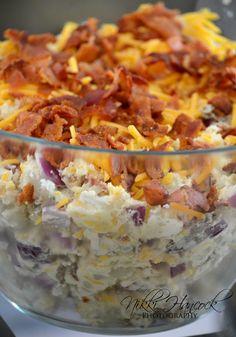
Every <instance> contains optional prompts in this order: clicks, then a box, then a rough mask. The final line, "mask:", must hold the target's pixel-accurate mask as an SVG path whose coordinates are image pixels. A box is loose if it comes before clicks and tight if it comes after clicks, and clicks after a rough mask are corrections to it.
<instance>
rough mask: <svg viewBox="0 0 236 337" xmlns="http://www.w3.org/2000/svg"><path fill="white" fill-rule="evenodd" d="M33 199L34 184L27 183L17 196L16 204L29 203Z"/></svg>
mask: <svg viewBox="0 0 236 337" xmlns="http://www.w3.org/2000/svg"><path fill="white" fill-rule="evenodd" d="M33 201H34V186H33V185H32V184H27V185H25V186H24V187H23V190H22V192H21V193H20V194H19V195H18V197H17V202H18V204H20V205H21V204H31V203H32V202H33Z"/></svg>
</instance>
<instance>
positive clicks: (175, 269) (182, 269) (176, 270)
mask: <svg viewBox="0 0 236 337" xmlns="http://www.w3.org/2000/svg"><path fill="white" fill-rule="evenodd" d="M185 270H186V266H185V263H181V264H178V265H177V266H175V267H170V276H171V277H172V278H174V277H176V276H177V275H179V274H182V273H183V272H185Z"/></svg>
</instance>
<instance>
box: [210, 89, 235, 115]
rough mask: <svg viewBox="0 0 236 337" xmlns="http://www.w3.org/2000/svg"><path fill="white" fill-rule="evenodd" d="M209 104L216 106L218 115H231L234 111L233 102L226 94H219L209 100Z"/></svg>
mask: <svg viewBox="0 0 236 337" xmlns="http://www.w3.org/2000/svg"><path fill="white" fill-rule="evenodd" d="M209 104H211V105H213V106H214V107H215V112H216V114H217V115H220V116H222V114H223V115H229V114H231V113H232V111H233V102H232V101H231V99H230V98H229V97H227V96H226V95H224V94H218V95H216V96H214V97H213V98H212V99H210V100H209Z"/></svg>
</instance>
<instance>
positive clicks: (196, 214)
mask: <svg viewBox="0 0 236 337" xmlns="http://www.w3.org/2000/svg"><path fill="white" fill-rule="evenodd" d="M170 207H171V208H173V209H174V210H176V211H177V212H181V213H184V214H186V215H187V216H189V217H190V218H197V219H199V220H203V219H204V217H205V215H204V214H203V213H201V212H198V211H195V210H193V209H190V208H188V207H187V206H184V205H181V204H177V203H175V202H171V203H170Z"/></svg>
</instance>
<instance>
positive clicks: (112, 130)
mask: <svg viewBox="0 0 236 337" xmlns="http://www.w3.org/2000/svg"><path fill="white" fill-rule="evenodd" d="M93 131H94V132H95V133H97V134H98V135H99V136H102V137H107V136H108V135H110V136H114V135H115V134H116V133H117V131H118V129H117V128H116V127H114V126H108V125H98V126H96V127H95V128H93Z"/></svg>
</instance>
